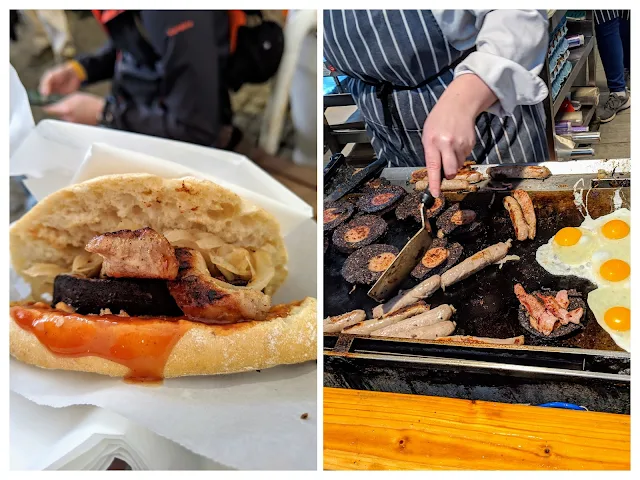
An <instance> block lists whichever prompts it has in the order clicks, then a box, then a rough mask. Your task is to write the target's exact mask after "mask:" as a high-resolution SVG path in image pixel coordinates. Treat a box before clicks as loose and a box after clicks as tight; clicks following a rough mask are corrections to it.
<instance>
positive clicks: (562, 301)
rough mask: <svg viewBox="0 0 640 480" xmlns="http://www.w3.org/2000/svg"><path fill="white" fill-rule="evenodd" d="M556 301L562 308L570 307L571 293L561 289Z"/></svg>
mask: <svg viewBox="0 0 640 480" xmlns="http://www.w3.org/2000/svg"><path fill="white" fill-rule="evenodd" d="M556 302H558V305H560V306H561V307H562V308H569V293H568V292H567V291H566V290H560V291H559V292H558V293H557V294H556Z"/></svg>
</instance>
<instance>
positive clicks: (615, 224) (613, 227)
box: [602, 220, 630, 240]
mask: <svg viewBox="0 0 640 480" xmlns="http://www.w3.org/2000/svg"><path fill="white" fill-rule="evenodd" d="M629 230H630V228H629V224H628V223H627V222H625V221H623V220H609V221H608V222H607V223H605V224H604V225H603V226H602V235H604V236H605V237H606V238H608V239H610V240H620V239H621V238H624V237H626V236H627V235H629Z"/></svg>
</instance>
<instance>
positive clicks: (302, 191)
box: [9, 10, 317, 222]
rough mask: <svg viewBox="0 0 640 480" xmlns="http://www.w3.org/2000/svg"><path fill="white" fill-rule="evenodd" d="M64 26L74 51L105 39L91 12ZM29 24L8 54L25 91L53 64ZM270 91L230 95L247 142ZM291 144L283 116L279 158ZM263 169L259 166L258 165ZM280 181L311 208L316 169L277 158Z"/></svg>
mask: <svg viewBox="0 0 640 480" xmlns="http://www.w3.org/2000/svg"><path fill="white" fill-rule="evenodd" d="M66 13H67V18H68V20H69V28H70V30H71V35H72V37H73V39H74V43H75V46H76V48H77V50H78V53H87V52H93V51H95V50H97V49H98V48H100V47H101V46H102V44H103V43H104V40H105V38H106V37H105V34H104V32H103V30H102V29H101V28H100V27H99V25H98V24H97V23H96V21H95V19H94V18H93V16H91V15H90V12H89V11H87V14H79V13H77V12H75V11H67V12H66ZM264 14H265V18H268V19H270V20H274V21H277V22H278V23H283V21H284V17H283V15H282V12H281V11H279V10H278V11H264ZM32 33H33V27H32V26H31V25H29V23H28V22H26V21H24V22H22V23H21V24H20V25H19V27H18V40H17V41H15V42H11V48H10V53H9V59H10V62H11V64H12V65H13V67H14V68H15V69H16V71H17V73H18V75H19V77H20V80H21V81H22V84H23V85H24V86H25V88H26V89H27V90H32V89H37V87H38V83H39V81H40V78H41V76H42V74H43V73H44V72H45V71H46V70H47V69H48V68H51V67H52V66H54V65H55V59H54V56H53V53H52V52H51V51H50V50H49V51H47V52H45V53H44V54H42V55H37V48H36V46H35V45H34V44H33V42H32V41H31V36H32ZM109 90H110V84H109V82H103V83H100V84H97V85H91V86H89V87H86V88H83V91H86V92H88V93H93V94H96V95H106V94H107V93H108V92H109ZM271 94H272V83H267V84H262V85H244V86H243V87H242V88H241V89H240V90H239V91H238V92H236V93H234V94H233V95H232V96H231V101H232V106H233V110H234V112H235V124H236V126H237V127H238V128H240V129H242V130H243V132H244V134H245V137H246V138H247V139H248V140H249V141H250V142H252V143H257V141H258V137H259V135H260V126H261V121H262V116H263V114H264V111H265V107H266V105H267V102H268V100H269V97H270V95H271ZM32 112H33V117H34V120H35V122H36V124H37V123H38V122H39V121H40V120H43V119H45V118H47V116H46V115H45V113H44V111H43V110H42V108H41V107H38V106H33V107H32ZM293 149H294V128H293V123H292V120H291V116H290V115H287V118H286V121H285V124H284V129H283V133H282V141H281V144H280V147H279V150H278V152H277V155H278V156H279V157H281V158H283V159H290V158H291V156H292V153H293ZM263 168H264V167H263ZM268 170H269V173H271V174H272V175H273V176H274V177H275V178H276V179H277V180H278V181H279V182H281V183H282V184H283V185H285V186H286V187H287V188H289V189H290V190H292V191H293V192H294V193H295V194H296V195H298V196H299V197H300V198H302V199H303V200H304V201H305V202H307V203H308V204H309V205H311V206H313V207H314V209H315V207H316V184H317V177H316V169H315V168H313V167H306V166H299V165H296V164H294V163H292V162H290V161H288V160H287V161H283V162H278V163H277V164H275V165H271V166H269V168H268ZM10 201H11V218H10V220H11V221H12V222H13V221H15V220H17V219H18V218H20V217H21V216H22V215H23V214H24V211H25V209H24V201H25V193H24V191H23V190H22V188H21V187H20V185H19V183H17V182H14V181H12V182H11V200H10Z"/></svg>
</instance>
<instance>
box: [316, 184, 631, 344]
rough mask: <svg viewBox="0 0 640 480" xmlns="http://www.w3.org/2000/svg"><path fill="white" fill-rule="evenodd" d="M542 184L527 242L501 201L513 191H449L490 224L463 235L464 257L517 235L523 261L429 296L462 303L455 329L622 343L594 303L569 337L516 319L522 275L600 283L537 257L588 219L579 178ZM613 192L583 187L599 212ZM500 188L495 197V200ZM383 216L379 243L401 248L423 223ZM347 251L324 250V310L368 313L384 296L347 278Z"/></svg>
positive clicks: (607, 207) (560, 283)
mask: <svg viewBox="0 0 640 480" xmlns="http://www.w3.org/2000/svg"><path fill="white" fill-rule="evenodd" d="M347 175H348V174H347ZM574 182H575V179H574ZM538 184H539V185H540V188H541V189H540V190H534V189H532V188H527V190H528V191H529V194H530V195H531V199H532V201H533V204H534V206H535V209H536V216H537V219H538V228H537V235H536V238H535V240H533V241H525V242H518V241H515V238H514V232H513V227H512V224H511V221H510V219H509V217H508V214H507V212H506V210H505V209H504V207H503V205H502V199H503V198H504V197H505V196H506V195H508V192H483V191H480V192H476V193H468V194H446V197H447V200H448V202H450V203H451V202H457V201H460V203H461V206H462V207H464V208H470V209H473V210H475V211H476V212H477V214H478V217H479V219H480V220H481V221H482V222H483V223H484V225H485V229H484V233H483V234H481V235H479V236H478V237H476V238H474V239H463V240H461V241H460V243H461V244H462V245H463V247H464V249H465V251H464V254H463V258H466V257H468V256H471V255H472V254H474V253H476V252H478V251H479V250H482V249H483V248H486V247H488V246H490V245H492V244H494V243H497V242H501V241H506V240H507V239H509V238H512V239H514V242H513V247H512V248H511V250H510V252H509V254H513V255H518V256H519V257H520V261H518V262H509V263H507V264H505V265H504V266H503V268H502V269H499V268H498V267H497V266H490V267H488V268H486V269H485V270H483V271H481V272H479V273H477V274H476V275H473V276H471V277H470V278H468V279H466V280H464V281H462V282H459V283H457V284H455V285H453V286H451V287H449V288H447V291H446V292H442V291H438V292H437V293H436V294H434V295H433V296H431V297H430V298H428V299H427V300H426V301H427V303H430V304H431V305H432V306H437V305H440V304H443V303H449V304H452V305H453V306H454V307H455V308H456V310H457V312H456V314H455V318H454V320H455V321H456V323H457V327H456V330H455V332H454V335H474V336H483V337H493V338H506V337H514V336H518V335H524V336H525V345H533V346H552V347H574V348H582V349H592V350H605V351H621V349H620V348H619V347H617V345H616V344H615V343H614V342H613V340H612V339H611V337H610V336H609V335H608V334H607V333H606V332H605V331H604V330H603V329H602V328H601V327H600V326H599V325H598V323H597V321H596V320H595V318H594V317H593V314H592V313H591V311H589V310H588V309H587V313H586V315H585V317H584V318H583V320H582V323H583V324H584V326H585V328H584V330H582V331H580V332H579V333H577V334H576V335H575V336H572V337H569V338H566V339H559V340H551V339H546V338H541V337H538V336H534V335H532V334H530V333H528V332H527V331H525V330H524V329H523V328H522V327H521V326H520V324H519V323H518V308H519V302H518V300H517V298H516V296H515V295H514V293H513V286H514V285H515V284H516V283H521V284H522V285H523V286H524V288H525V289H526V290H527V291H533V290H539V289H541V288H545V289H550V290H562V289H567V290H570V289H575V290H577V291H578V292H579V293H580V294H581V295H582V296H583V298H584V299H585V301H586V296H587V294H588V293H589V292H590V291H592V290H593V289H595V288H596V286H595V285H593V284H592V283H591V282H589V281H588V280H584V279H581V278H577V277H573V276H566V277H560V276H555V275H551V274H549V273H548V272H546V271H545V270H544V269H543V268H542V267H541V266H540V265H539V264H538V263H537V262H536V259H535V254H536V250H537V249H538V247H540V246H541V245H542V244H544V243H546V242H548V241H549V239H550V238H551V237H552V236H553V235H554V234H555V233H556V232H557V231H558V230H560V229H561V228H563V227H567V226H578V225H580V224H581V223H582V220H583V217H582V215H581V214H580V212H579V211H578V209H577V208H576V206H575V204H574V192H573V189H572V187H573V183H571V184H569V183H567V184H566V185H563V184H561V185H560V188H558V185H557V183H556V185H555V187H554V188H553V189H552V190H544V189H543V188H544V186H543V185H544V182H538ZM562 187H564V189H563V188H562ZM587 187H588V185H587ZM615 192H616V189H613V188H598V189H592V190H587V189H585V191H584V194H585V196H586V195H588V206H589V212H590V214H591V216H592V217H594V218H597V217H599V216H602V215H604V214H607V213H610V212H611V211H612V208H613V207H612V205H613V198H614V195H615ZM621 192H622V195H621V197H622V198H623V206H624V207H627V208H629V201H630V192H629V189H628V188H626V189H622V190H621ZM494 195H495V198H494V199H493V201H492V197H494ZM489 205H491V206H490V207H489ZM383 218H384V219H385V220H386V221H387V222H388V224H389V229H388V232H387V234H386V235H385V236H384V237H383V238H381V239H380V240H379V241H378V243H388V244H391V245H394V246H396V247H398V248H399V249H401V248H402V247H403V246H404V245H405V244H406V242H407V241H408V240H409V238H411V236H412V235H413V234H415V232H416V231H417V230H418V228H419V225H418V224H417V223H416V222H414V221H412V220H406V221H399V220H397V219H396V218H395V213H394V212H390V213H388V214H386V215H384V217H383ZM346 258H347V255H345V254H342V253H340V252H338V251H337V250H336V249H335V248H334V247H333V245H330V247H329V249H328V251H327V253H326V254H325V256H324V265H325V267H324V268H325V270H324V272H325V275H324V314H325V316H330V315H338V314H341V313H344V312H348V311H350V310H354V309H358V308H363V309H365V310H366V311H367V314H368V315H370V314H371V310H372V308H373V307H375V306H376V305H377V304H378V303H377V302H375V301H374V300H373V299H371V298H369V297H368V296H367V291H368V287H367V286H357V287H356V288H355V290H354V291H353V292H352V293H350V291H351V290H352V285H350V284H348V283H347V282H346V281H345V280H344V279H343V278H342V276H341V274H340V270H341V268H342V265H343V263H344V261H345V259H346ZM417 283H418V282H417V281H416V280H414V279H411V278H410V279H407V280H406V281H405V282H404V283H403V285H402V286H401V288H402V289H407V288H411V287H412V286H414V285H415V284H417Z"/></svg>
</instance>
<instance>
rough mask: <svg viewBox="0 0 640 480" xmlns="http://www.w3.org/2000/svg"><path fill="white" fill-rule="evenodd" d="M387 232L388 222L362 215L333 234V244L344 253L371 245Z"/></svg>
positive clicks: (341, 226) (372, 216) (373, 216)
mask: <svg viewBox="0 0 640 480" xmlns="http://www.w3.org/2000/svg"><path fill="white" fill-rule="evenodd" d="M386 231H387V222H385V221H384V220H383V219H382V218H380V217H377V216H375V215H362V216H360V217H356V218H354V219H353V220H351V221H350V222H349V223H345V224H343V225H340V226H339V227H338V228H336V230H335V231H334V232H333V244H334V245H335V246H336V248H337V249H338V250H340V251H341V252H343V253H351V252H353V251H354V250H357V249H359V248H361V247H364V246H366V245H371V244H372V243H374V242H375V241H376V240H378V239H379V238H380V237H382V235H384V234H385V233H386Z"/></svg>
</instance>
